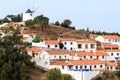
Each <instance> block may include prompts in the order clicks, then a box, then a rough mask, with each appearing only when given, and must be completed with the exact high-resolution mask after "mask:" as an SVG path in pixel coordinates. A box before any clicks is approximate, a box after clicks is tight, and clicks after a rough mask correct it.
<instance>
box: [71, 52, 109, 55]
mask: <svg viewBox="0 0 120 80" xmlns="http://www.w3.org/2000/svg"><path fill="white" fill-rule="evenodd" d="M70 55H73V56H75V55H78V56H109V55H108V53H107V52H104V51H96V52H80V51H76V52H70Z"/></svg>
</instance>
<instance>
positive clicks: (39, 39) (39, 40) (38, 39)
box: [33, 36, 43, 43]
mask: <svg viewBox="0 0 120 80" xmlns="http://www.w3.org/2000/svg"><path fill="white" fill-rule="evenodd" d="M41 41H43V40H42V39H41V38H40V37H39V36H36V37H35V39H33V42H36V43H37V42H41Z"/></svg>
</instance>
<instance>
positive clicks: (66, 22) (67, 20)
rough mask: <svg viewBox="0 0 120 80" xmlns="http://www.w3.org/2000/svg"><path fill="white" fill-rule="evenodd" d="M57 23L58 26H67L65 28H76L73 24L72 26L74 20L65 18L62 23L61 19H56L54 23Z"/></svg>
mask: <svg viewBox="0 0 120 80" xmlns="http://www.w3.org/2000/svg"><path fill="white" fill-rule="evenodd" d="M54 24H55V25H57V26H61V27H65V28H69V29H74V30H75V27H74V26H73V27H72V26H70V25H71V24H72V21H70V20H69V19H65V20H64V21H63V22H62V23H60V22H59V21H56V22H55V23H54Z"/></svg>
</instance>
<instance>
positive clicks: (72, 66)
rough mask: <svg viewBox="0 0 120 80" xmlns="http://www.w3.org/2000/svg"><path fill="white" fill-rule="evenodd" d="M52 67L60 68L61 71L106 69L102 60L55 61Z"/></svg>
mask: <svg viewBox="0 0 120 80" xmlns="http://www.w3.org/2000/svg"><path fill="white" fill-rule="evenodd" d="M50 68H59V69H60V70H61V71H62V70H65V71H92V70H102V69H105V64H104V63H103V62H102V61H101V60H69V61H54V62H52V63H51V64H50Z"/></svg>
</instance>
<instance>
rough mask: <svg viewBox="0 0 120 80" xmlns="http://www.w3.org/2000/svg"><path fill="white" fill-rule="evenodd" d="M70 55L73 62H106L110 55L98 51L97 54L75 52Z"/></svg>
mask: <svg viewBox="0 0 120 80" xmlns="http://www.w3.org/2000/svg"><path fill="white" fill-rule="evenodd" d="M70 55H71V56H72V60H95V59H99V60H101V61H106V59H107V57H109V55H108V53H107V52H104V51H96V52H81V51H73V52H70Z"/></svg>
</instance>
